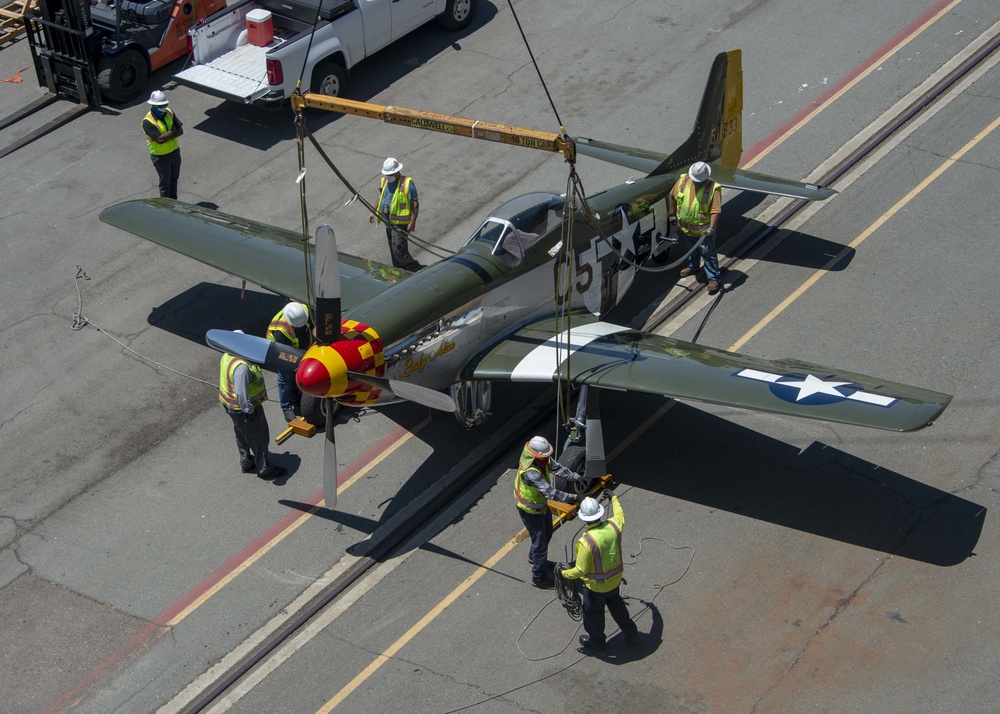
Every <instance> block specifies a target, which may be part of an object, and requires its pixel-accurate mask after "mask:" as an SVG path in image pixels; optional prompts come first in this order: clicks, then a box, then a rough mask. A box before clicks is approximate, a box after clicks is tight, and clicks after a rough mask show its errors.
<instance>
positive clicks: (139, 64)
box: [97, 49, 149, 104]
mask: <svg viewBox="0 0 1000 714" xmlns="http://www.w3.org/2000/svg"><path fill="white" fill-rule="evenodd" d="M148 78H149V67H148V66H147V65H146V58H145V57H143V56H142V55H141V54H140V53H139V52H138V51H137V50H134V49H126V50H123V51H122V52H120V53H118V54H117V55H114V56H113V57H104V58H103V59H102V60H101V62H100V64H99V65H98V70H97V85H98V86H99V87H100V88H101V96H102V97H103V98H104V99H107V100H108V101H110V102H115V103H117V104H122V103H125V102H130V101H132V100H133V99H135V98H136V97H138V96H139V94H140V93H141V92H142V90H143V89H145V87H146V80H147V79H148Z"/></svg>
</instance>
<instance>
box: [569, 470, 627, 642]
mask: <svg viewBox="0 0 1000 714" xmlns="http://www.w3.org/2000/svg"><path fill="white" fill-rule="evenodd" d="M603 495H604V496H606V497H607V498H608V500H610V502H611V507H612V510H613V511H614V513H613V514H612V516H611V517H610V518H608V519H607V520H606V521H603V520H601V519H602V518H603V517H604V506H602V505H601V504H600V503H599V502H598V501H596V500H595V499H593V498H590V497H589V496H588V497H587V498H585V499H583V503H581V504H580V510H579V511H578V513H577V515H579V516H580V520H581V521H585V522H586V523H588V524H589V525H588V526H587V530H586V531H585V532H584V534H583V535H582V536H581V537H580V540H579V541H577V543H576V565H574V566H573V567H572V568H569V569H568V570H563V571H562V572H561V573H559V575H560V577H562V578H565V579H566V580H577V579H579V578H582V579H583V583H584V585H586V586H587V587H586V589H585V590H584V591H583V628H584V629H585V630H586V631H587V634H585V635H580V644H581V645H583V646H584V647H587V648H589V649H592V650H598V651H600V650H603V649H605V647H606V641H605V638H604V608H605V606H607V608H608V611H609V612H610V613H611V617H613V618H614V620H615V622H616V623H618V627H620V628H621V631H622V632H624V633H625V641H626V642H628V643H629V644H634V643H636V642H637V641H638V638H639V628H637V627H636V626H635V623H634V622H632V619H631V618H630V617H629V614H628V607H626V606H625V601H624V600H623V599H622V596H621V593H620V592H619V589H620V586H621V582H622V572H623V569H624V566H623V564H622V529H623V528H624V527H625V512H624V511H623V510H622V504H621V502H620V501H619V500H618V496H616V495H615V494H614V491H612V490H610V489H604V492H603Z"/></svg>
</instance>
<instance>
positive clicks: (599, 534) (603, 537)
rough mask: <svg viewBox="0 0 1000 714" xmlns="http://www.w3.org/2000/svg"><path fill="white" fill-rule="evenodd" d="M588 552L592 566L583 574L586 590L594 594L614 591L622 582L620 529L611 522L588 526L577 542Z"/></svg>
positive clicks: (622, 567) (622, 566)
mask: <svg viewBox="0 0 1000 714" xmlns="http://www.w3.org/2000/svg"><path fill="white" fill-rule="evenodd" d="M578 547H583V548H586V549H587V550H589V551H590V557H591V559H592V561H591V562H592V563H593V565H592V566H591V568H590V570H588V571H587V572H585V573H584V574H583V579H584V582H585V584H586V586H587V587H588V588H590V589H591V590H593V591H595V592H609V591H611V590H614V589H615V588H616V587H618V585H619V584H620V583H621V581H622V572H624V569H625V567H624V565H623V564H622V529H621V528H619V527H618V524H617V523H615V522H614V521H613V520H611V521H608V522H607V523H602V524H600V525H596V526H590V527H589V528H588V529H587V532H586V533H584V534H583V535H582V536H581V537H580V540H579V542H578Z"/></svg>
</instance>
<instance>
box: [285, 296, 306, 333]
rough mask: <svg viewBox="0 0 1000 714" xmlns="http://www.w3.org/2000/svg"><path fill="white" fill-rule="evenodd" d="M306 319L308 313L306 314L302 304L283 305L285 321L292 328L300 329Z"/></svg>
mask: <svg viewBox="0 0 1000 714" xmlns="http://www.w3.org/2000/svg"><path fill="white" fill-rule="evenodd" d="M308 318H309V313H308V312H306V306H305V305H303V304H302V303H300V302H290V303H288V304H287V305H285V319H286V320H288V324H289V325H291V326H292V327H302V326H303V325H304V324H306V320H307V319H308Z"/></svg>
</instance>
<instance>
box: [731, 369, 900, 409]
mask: <svg viewBox="0 0 1000 714" xmlns="http://www.w3.org/2000/svg"><path fill="white" fill-rule="evenodd" d="M735 376H737V377H743V378H744V379H752V380H754V381H755V382H765V383H766V384H767V388H768V389H770V390H771V394H773V395H774V396H776V397H777V398H778V399H781V400H783V401H786V402H791V403H793V404H803V405H807V406H823V405H826V404H836V403H837V402H842V401H844V400H845V399H849V400H850V401H852V402H859V403H861V404H871V405H873V406H877V407H891V406H892V405H893V404H894V403H896V402H897V401H898V399H897V398H896V397H891V396H889V395H887V394H877V393H874V392H866V391H864V389H863V388H862V386H861V385H860V384H858V383H856V382H851V381H850V380H845V379H838V378H837V377H817V376H816V375H814V374H772V373H771V372H762V371H760V370H757V369H742V370H740V371H739V372H737V373H736V375H735Z"/></svg>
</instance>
